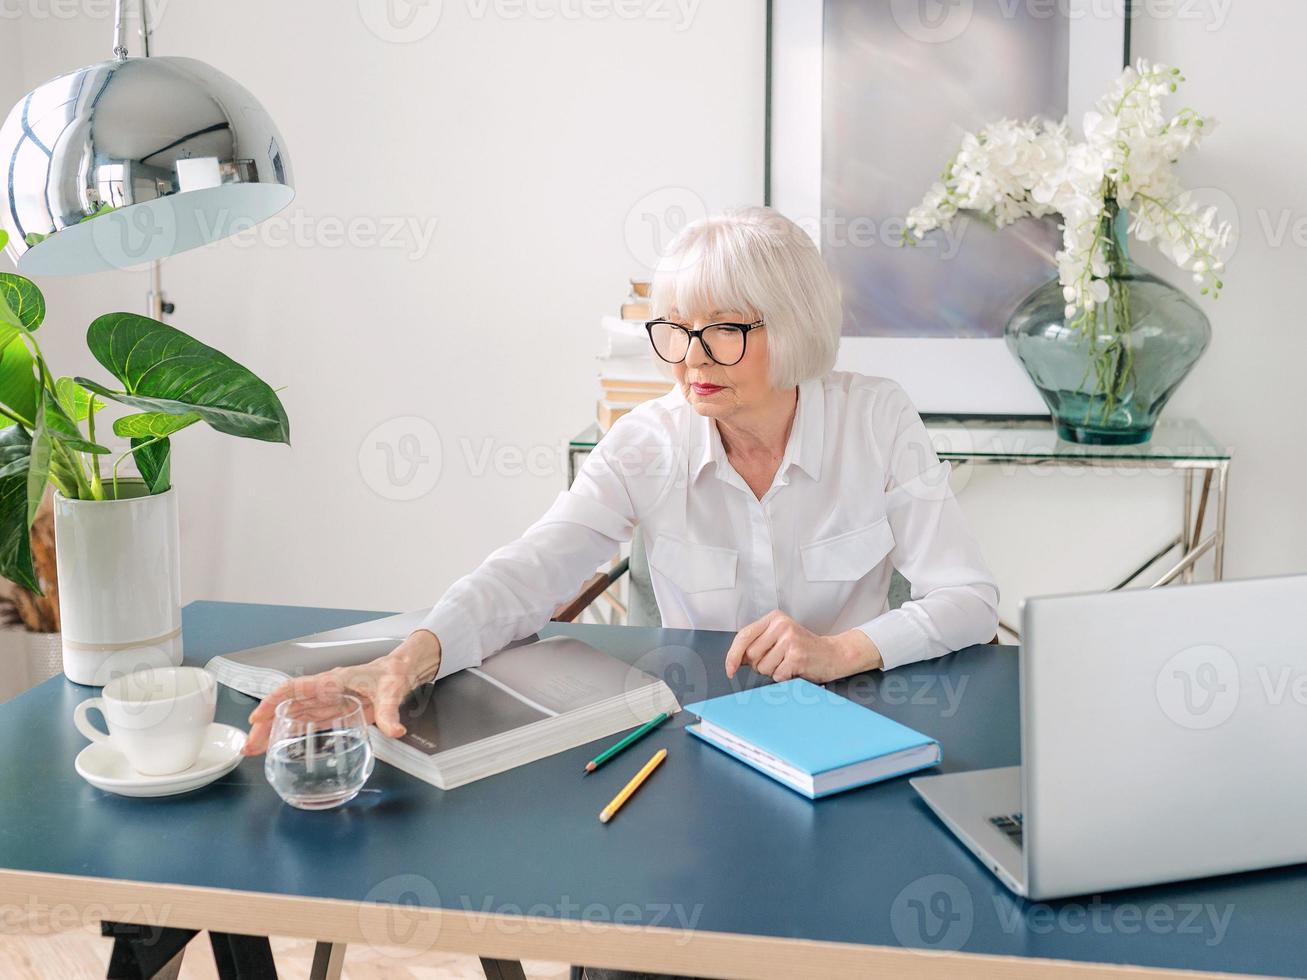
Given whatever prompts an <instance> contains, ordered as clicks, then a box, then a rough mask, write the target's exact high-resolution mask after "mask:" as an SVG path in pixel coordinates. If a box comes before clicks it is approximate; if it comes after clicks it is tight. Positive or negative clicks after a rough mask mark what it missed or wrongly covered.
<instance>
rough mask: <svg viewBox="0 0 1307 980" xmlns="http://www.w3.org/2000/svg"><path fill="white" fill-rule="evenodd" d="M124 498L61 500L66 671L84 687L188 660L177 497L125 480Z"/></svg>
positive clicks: (57, 522)
mask: <svg viewBox="0 0 1307 980" xmlns="http://www.w3.org/2000/svg"><path fill="white" fill-rule="evenodd" d="M119 495H120V499H118V500H69V499H68V498H67V497H64V496H63V495H62V494H55V498H54V535H55V558H56V564H57V565H58V570H59V614H60V620H61V623H62V626H63V653H64V674H65V675H67V677H68V679H69V680H70V681H74V682H76V683H78V684H91V685H95V686H97V687H102V686H103V685H105V684H107V683H108V682H109V681H111V680H113V678H115V677H117V676H119V675H121V674H127V673H131V672H132V671H135V670H140V669H143V668H145V667H169V666H170V667H176V666H179V665H180V664H181V662H182V604H181V603H182V595H181V592H182V590H181V547H180V542H179V536H180V534H179V529H178V523H177V493H176V491H175V490H172V489H169V490H167V491H165V492H164V493H160V494H146V492H145V485H144V484H143V483H141V482H140V481H138V480H121V481H119Z"/></svg>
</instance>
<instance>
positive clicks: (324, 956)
mask: <svg viewBox="0 0 1307 980" xmlns="http://www.w3.org/2000/svg"><path fill="white" fill-rule="evenodd" d="M344 966H345V944H344V943H318V945H317V946H315V947H313V967H312V968H311V969H310V970H309V980H340V971H341V969H342V968H343V967H344Z"/></svg>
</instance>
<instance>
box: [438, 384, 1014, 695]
mask: <svg viewBox="0 0 1307 980" xmlns="http://www.w3.org/2000/svg"><path fill="white" fill-rule="evenodd" d="M948 478H949V466H948V464H947V463H941V462H940V460H939V458H938V457H937V456H936V455H935V450H934V448H933V446H932V445H931V443H930V440H929V438H928V437H927V434H926V429H925V426H924V425H923V424H922V422H921V418H920V416H919V415H918V414H917V412H916V410H915V409H914V408H913V407H912V404H911V402H909V401H908V397H907V395H906V394H905V393H904V391H903V389H902V388H900V387H899V386H898V385H897V384H896V383H895V382H893V381H889V380H887V379H885V378H872V377H866V376H864V375H860V374H851V373H843V372H834V373H831V374H828V375H827V376H826V377H824V378H821V379H816V380H812V381H805V382H803V383H802V384H800V385H799V397H798V406H797V414H796V417H795V420H794V424H793V426H792V427H791V430H790V436H789V442H788V444H787V445H786V447H785V456H784V457H783V458H782V460H781V464H780V467H779V468H778V469H777V472H776V477H775V479H774V480H773V482H772V485H771V488H770V489H768V491H767V492H766V493H765V494H764V495H763V497H762V499H761V500H760V499H758V498H757V497H756V496H755V495H754V493H753V491H752V490H750V489H749V487H748V485H747V484H746V483H745V482H744V480H743V479H742V478H741V477H740V475H739V474H738V473H737V472H736V471H735V469H734V467H732V466H731V464H730V462H729V461H728V460H727V458H726V453H725V450H724V449H723V447H722V441H721V436H720V435H719V433H718V431H717V426H716V425H715V424H714V423H713V422H712V420H711V419H708V418H706V417H704V416H702V415H700V414H699V413H697V412H696V411H695V410H694V409H693V408H692V407H691V406H690V404H689V403H688V402H687V401H686V400H685V397H684V395H683V394H682V393H681V391H680V389H679V388H677V389H676V390H674V391H672V392H671V393H670V394H667V395H665V396H663V397H661V398H658V399H657V400H654V401H650V402H646V403H645V404H643V405H641V406H640V407H638V408H636V409H635V410H633V411H632V412H630V413H629V414H628V415H626V416H624V417H623V418H621V419H619V420H618V421H617V422H616V423H615V424H614V425H613V427H612V428H611V429H610V430H609V432H608V433H607V435H605V436H604V437H603V438H602V439H601V440H600V441H599V444H598V445H597V446H595V449H594V451H593V452H592V453H591V454H590V456H589V458H588V459H587V460H586V461H585V463H584V465H583V466H582V467H581V470H580V472H579V473H578V474H577V477H576V481H575V483H573V485H572V488H571V489H570V490H568V491H566V492H564V493H561V494H559V496H558V499H557V500H556V501H555V502H554V504H553V506H552V507H550V508H549V511H548V512H547V513H546V514H545V515H544V516H543V517H542V518H540V520H538V521H536V522H535V523H534V524H532V525H531V527H529V528H528V529H527V530H526V533H524V534H523V535H522V537H520V538H519V539H518V540H516V541H514V542H512V543H511V544H508V545H505V546H504V547H502V548H500V549H498V550H497V551H495V552H494V553H493V554H491V555H490V557H488V558H487V559H486V560H485V561H484V562H482V564H481V565H480V567H478V568H477V569H476V570H475V571H473V572H472V573H471V574H469V575H466V576H464V577H463V578H461V579H459V580H458V581H457V582H455V583H454V584H453V585H452V586H451V587H450V589H449V591H448V592H446V593H445V595H444V597H443V598H442V599H441V600H440V602H439V603H438V604H437V605H436V606H435V608H434V609H433V610H432V611H431V613H430V614H429V615H428V616H427V617H426V619H425V620H424V621H423V623H422V628H425V629H429V630H431V632H433V633H435V634H436V636H437V637H439V638H440V644H441V650H442V655H441V665H440V674H439V676H441V677H443V676H445V675H446V674H449V673H452V672H453V671H456V670H461V669H463V668H464V667H471V666H475V665H477V664H479V663H480V662H481V660H482V658H483V657H485V656H488V655H489V654H491V653H493V652H494V651H496V650H499V649H501V648H502V647H504V646H505V645H507V644H508V643H510V642H511V641H513V640H515V639H517V638H519V637H522V636H527V635H529V634H531V633H533V632H535V631H536V630H538V629H539V628H540V627H542V626H544V624H545V623H546V622H548V621H549V618H550V617H551V616H552V615H553V612H554V610H555V609H556V608H557V607H558V606H559V605H561V604H562V603H563V602H565V601H566V600H568V599H570V598H571V597H572V596H573V595H575V594H576V591H577V590H578V589H579V588H580V586H581V584H582V583H583V582H584V581H585V580H586V579H587V578H588V577H589V576H591V575H593V574H594V571H595V569H596V567H598V566H599V565H600V563H602V562H603V561H605V560H606V559H608V558H611V557H612V556H613V554H615V553H616V551H617V548H618V545H619V544H620V543H621V542H624V541H629V540H630V538H631V533H632V531H633V529H634V527H635V525H636V524H637V523H638V524H639V525H640V527H641V533H642V534H643V535H644V540H645V543H646V547H647V550H648V555H649V565H650V575H651V579H652V582H653V589H654V595H655V597H656V598H657V601H658V610H659V613H660V614H661V617H662V623H663V625H664V626H666V627H674V628H685V629H706V630H730V631H734V630H738V629H740V628H741V627H743V626H745V625H747V624H749V623H751V622H753V621H754V620H756V619H758V618H760V617H762V616H764V615H766V614H767V613H769V612H771V611H772V610H773V609H780V610H781V611H782V612H785V613H787V614H789V615H790V616H792V617H793V618H794V619H795V620H796V621H798V622H799V623H800V624H802V625H803V626H805V627H807V628H808V629H810V630H812V631H814V632H816V633H820V634H827V635H829V634H834V633H841V632H843V631H845V630H848V629H853V628H857V629H861V630H862V631H863V632H864V633H866V634H867V636H869V637H870V638H871V640H872V641H873V642H874V643H875V644H876V646H877V648H878V649H879V650H880V653H881V656H882V658H883V659H884V662H885V667H886V668H887V669H888V668H891V667H898V666H901V665H903V664H908V663H913V662H915V661H918V660H925V659H928V658H930V657H938V656H942V655H943V654H945V653H948V652H950V651H953V650H959V649H961V648H963V647H966V646H970V645H971V644H973V643H984V642H987V641H988V640H989V639H990V638H991V637H992V636H993V635H994V631H995V627H996V625H997V622H998V615H997V606H998V587H997V586H996V585H995V583H994V579H993V576H992V575H991V574H990V571H989V569H988V567H987V566H986V565H985V560H984V558H983V557H982V556H981V553H980V548H979V546H978V545H977V543H976V540H975V538H974V537H973V536H972V534H971V532H970V530H969V529H968V527H967V524H966V521H965V519H964V518H963V515H962V511H961V509H960V508H959V506H958V503H957V500H956V499H954V497H953V493H952V491H951V490H950V488H949V482H948ZM894 568H898V569H899V571H901V572H902V573H903V575H904V576H905V577H906V578H907V579H908V581H909V582H911V583H912V599H911V601H909V602H905V603H904V604H903V605H902V606H901V607H900V608H899V609H895V610H890V609H889V608H888V591H889V582H890V573H891V571H892V570H893V569H894Z"/></svg>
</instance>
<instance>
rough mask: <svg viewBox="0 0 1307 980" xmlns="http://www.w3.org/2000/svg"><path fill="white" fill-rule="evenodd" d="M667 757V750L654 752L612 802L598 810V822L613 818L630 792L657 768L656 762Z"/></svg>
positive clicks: (627, 798)
mask: <svg viewBox="0 0 1307 980" xmlns="http://www.w3.org/2000/svg"><path fill="white" fill-rule="evenodd" d="M666 758H667V750H666V749H659V750H658V751H657V752H655V753H654V755H653V758H652V759H650V760H649V761H648V762H646V763H645V764H644V768H643V769H641V770H640V771H639V772H637V773H636V774H635V777H634V778H633V779H632V780H631V781H630V782H629V783H627V784H626V785H625V786H623V787H622V791H621V792H620V793H618V794H617V795H616V796H614V797H613V802H611V803H609V804H608V805H607V806H606V807H604V808H603V810H601V811H600V812H599V822H600V823H607V822H608V821H609V820H612V819H613V816H614V815H615V814H616V813H617V811H618V810H620V809H621V808H622V804H623V803H625V802H626V801H627V800H629V799H630V798H631V794H632V793H634V792H635V791H636V790H637V789H639V788H640V784H641V783H643V782H644V781H645V780H646V779H648V778H649V774H650V773H651V772H653V771H654V770H655V769H657V768H658V764H659V763H660V762H662V761H663V760H664V759H666Z"/></svg>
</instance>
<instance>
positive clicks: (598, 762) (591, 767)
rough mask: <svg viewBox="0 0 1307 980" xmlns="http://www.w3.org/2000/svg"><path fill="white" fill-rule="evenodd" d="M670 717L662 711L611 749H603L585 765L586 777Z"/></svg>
mask: <svg viewBox="0 0 1307 980" xmlns="http://www.w3.org/2000/svg"><path fill="white" fill-rule="evenodd" d="M670 717H671V715H669V714H668V713H667V712H666V711H664V712H663V713H662V714H660V715H659V716H658V717H657V718H651V719H649V721H646V722H645V723H644V724H643V725H641V726H640V727H639V728H637V729H636V730H635V731H633V732H632V733H631V734H630V735H628V736H626V738H624V739H622V740H621V741H620V742H618V743H617V744H616V745H614V746H613V747H612V748H610V749H604V750H603V751H602V752H600V753H599V754H598V755H597V756H595V757H594V758H593V759H591V760H590V761H589V762H587V763H586V764H585V771H586V775H589V774H590V773H592V772H594V771H595V770H596V769H598V768H599V767H600V766H602V765H603V764H604V763H605V762H607V761H608V760H609V759H611V758H612V757H613V756H615V755H617V753H618V752H621V751H622V750H623V749H627V748H630V747H631V746H632V745H634V744H635V743H636V742H638V741H640V739H642V738H644V737H645V736H646V735H648V734H649V733H650V732H651V731H653V730H654V729H655V728H657V727H658V726H659V725H661V724H662V723H663V722H665V721H666V720H667V719H668V718H670Z"/></svg>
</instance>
